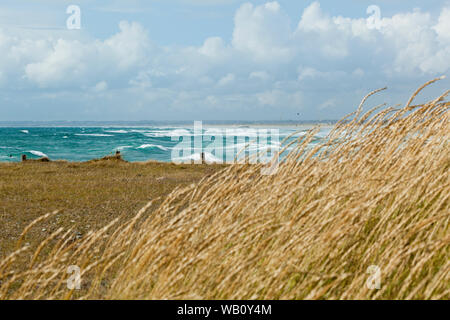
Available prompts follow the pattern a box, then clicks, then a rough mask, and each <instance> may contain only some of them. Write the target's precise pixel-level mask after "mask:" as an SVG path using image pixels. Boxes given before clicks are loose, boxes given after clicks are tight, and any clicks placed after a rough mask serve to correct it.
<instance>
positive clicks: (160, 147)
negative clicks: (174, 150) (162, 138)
mask: <svg viewBox="0 0 450 320" xmlns="http://www.w3.org/2000/svg"><path fill="white" fill-rule="evenodd" d="M148 148H158V149H160V150H162V151H167V150H169V149H168V148H166V147H164V146H160V145H158V144H143V145H142V146H139V147H137V149H148Z"/></svg>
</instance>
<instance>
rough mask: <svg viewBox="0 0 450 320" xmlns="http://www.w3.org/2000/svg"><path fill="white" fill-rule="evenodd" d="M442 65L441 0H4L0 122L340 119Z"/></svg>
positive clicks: (404, 90)
mask: <svg viewBox="0 0 450 320" xmlns="http://www.w3.org/2000/svg"><path fill="white" fill-rule="evenodd" d="M70 5H76V6H78V7H79V8H80V29H72V28H70V29H69V28H68V27H67V25H68V20H69V25H73V22H74V21H76V20H74V19H72V13H67V8H68V6H70ZM449 70H450V1H447V0H440V1H437V0H429V1H418V0H408V1H402V0H370V1H366V0H342V1H331V0H329V1H326V0H321V1H300V0H278V1H259V0H258V1H240V0H126V1H125V0H122V1H119V0H113V1H100V0H78V1H76V0H71V1H65V0H42V1H38V0H26V1H25V0H2V2H1V3H0V121H53V120H75V121H76V120H79V121H86V120H94V121H116V120H122V121H133V120H173V121H179V120H186V121H191V120H205V121H206V120H253V121H258V120H273V121H278V120H285V121H286V120H294V121H297V120H302V121H307V120H337V119H340V118H342V117H343V116H345V115H346V114H348V113H351V112H353V111H354V110H355V109H356V107H357V106H358V104H359V102H360V100H361V99H362V98H363V96H364V95H365V94H367V93H368V92H370V91H372V90H374V89H377V88H380V87H384V86H387V87H388V90H387V91H384V92H382V93H380V94H378V95H376V96H375V97H373V98H371V99H370V100H369V101H368V105H367V107H366V108H370V107H373V106H375V105H378V104H381V103H384V102H385V103H387V104H388V105H389V106H391V105H392V106H395V105H397V104H402V103H405V102H406V101H407V100H408V98H409V96H410V95H411V94H412V93H413V92H414V91H415V89H416V88H418V87H419V86H420V85H421V84H423V83H425V82H426V81H428V80H431V79H433V78H436V77H439V76H442V75H447V76H448V75H449ZM449 87H450V78H449V77H447V78H446V79H445V80H442V81H440V82H438V83H437V84H434V85H433V86H432V87H430V88H427V89H426V90H425V91H424V92H423V94H421V96H420V97H419V98H418V102H423V101H425V100H426V99H430V98H434V97H436V96H437V95H440V94H441V93H443V92H444V91H445V90H446V89H449Z"/></svg>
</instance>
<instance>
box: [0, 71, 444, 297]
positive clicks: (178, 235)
mask: <svg viewBox="0 0 450 320" xmlns="http://www.w3.org/2000/svg"><path fill="white" fill-rule="evenodd" d="M436 80H437V79H436ZM432 82H433V81H431V82H430V83H432ZM430 83H428V84H430ZM421 89H422V88H420V89H419V90H418V91H417V92H415V93H414V95H413V96H412V97H411V99H410V101H408V103H407V105H406V106H404V107H402V108H400V109H394V108H388V109H383V110H382V111H379V112H378V113H376V110H375V109H372V110H370V111H368V112H366V113H365V114H363V113H362V106H363V104H364V103H365V102H366V100H367V99H368V98H369V97H370V95H368V96H367V97H365V99H364V100H363V102H362V103H361V105H360V106H359V108H358V109H357V111H356V112H355V114H352V115H351V116H349V117H347V118H346V119H343V120H342V121H341V122H339V123H338V124H337V125H336V126H335V128H334V129H333V131H332V132H331V133H330V135H329V136H328V137H327V138H326V139H325V141H323V143H321V144H320V145H318V146H316V147H314V148H313V149H311V148H309V147H308V142H309V141H310V139H312V137H313V135H314V130H312V131H311V132H310V133H309V134H307V135H306V136H304V137H301V138H299V140H298V141H297V143H296V148H295V149H294V150H293V151H292V152H291V153H290V155H289V156H288V157H287V158H285V159H284V160H283V161H282V162H281V163H280V165H279V167H278V170H277V171H276V172H275V174H273V175H262V174H261V169H262V168H263V165H262V164H260V165H232V166H229V167H226V168H225V169H223V170H221V171H220V172H218V173H216V174H214V175H212V176H210V177H208V178H205V179H203V180H202V181H200V182H199V183H196V184H194V185H190V186H187V187H183V188H178V189H177V190H175V191H174V192H172V193H171V194H170V195H169V196H168V197H167V198H165V199H164V201H163V202H162V203H161V204H160V205H159V206H158V207H157V208H156V209H155V210H148V209H149V208H151V207H152V205H153V203H152V202H149V203H148V204H147V205H145V206H143V208H142V209H141V210H140V211H139V212H138V213H137V215H136V216H134V217H132V218H130V219H128V221H125V222H123V221H118V220H113V221H111V222H110V223H109V224H108V225H106V226H104V227H103V228H102V229H100V230H98V231H95V232H91V233H89V234H87V235H86V236H85V237H83V238H81V239H79V240H75V241H74V240H73V239H72V238H71V236H70V233H67V232H66V231H65V230H62V229H59V230H55V231H54V232H53V233H52V234H51V235H50V236H49V238H48V241H49V242H50V240H52V241H53V242H56V243H55V244H54V245H52V246H51V250H50V251H49V252H48V253H46V254H43V255H41V254H40V253H41V251H42V250H43V248H45V247H47V242H46V241H47V240H46V241H44V242H43V243H42V244H41V245H40V247H38V248H37V249H35V254H34V256H33V258H32V259H31V260H32V261H30V262H29V267H28V268H27V270H24V271H21V272H13V271H14V269H13V268H12V267H11V265H13V263H12V262H13V261H14V259H16V258H18V257H20V255H22V254H23V252H24V251H26V250H30V248H29V247H27V246H24V247H22V245H18V247H17V248H18V250H17V251H16V252H14V253H12V254H11V255H10V256H9V257H8V258H4V259H3V260H2V261H0V280H1V281H2V282H1V285H0V298H3V299H17V298H23V299H44V298H45V299H75V298H83V299H99V298H100V299H448V298H449V294H450V289H449V285H448V284H449V282H450V279H449V277H450V276H449V273H450V259H449V244H450V234H449V227H448V224H449V217H450V210H449V201H448V200H449V199H448V197H449V194H450V192H449V191H450V184H449V182H450V178H449V168H450V157H449V154H450V152H449V151H450V148H449V138H450V126H449V118H448V109H449V107H450V104H449V103H447V102H445V101H444V98H445V96H446V95H447V94H448V92H446V93H445V94H444V95H442V96H441V97H438V98H437V99H435V100H434V101H430V102H428V103H425V104H423V105H417V106H413V105H412V102H413V100H414V98H415V96H416V95H417V94H418V93H419V91H420V90H421ZM374 93H375V92H374ZM99 210H100V209H99ZM51 215H52V214H49V217H50V216H51ZM49 217H46V218H45V219H48V218H49ZM39 223H41V222H38V224H39ZM26 232H27V230H25V232H24V233H26ZM24 236H26V235H24ZM69 265H77V266H79V267H80V269H81V271H82V288H81V290H79V291H77V290H68V289H67V286H66V281H67V278H68V277H69V275H68V274H67V267H68V266H69ZM371 266H377V267H378V268H379V270H380V271H381V278H380V288H379V289H371V288H369V287H368V286H367V285H366V284H367V281H368V279H369V278H370V277H371V275H370V274H369V273H368V270H371Z"/></svg>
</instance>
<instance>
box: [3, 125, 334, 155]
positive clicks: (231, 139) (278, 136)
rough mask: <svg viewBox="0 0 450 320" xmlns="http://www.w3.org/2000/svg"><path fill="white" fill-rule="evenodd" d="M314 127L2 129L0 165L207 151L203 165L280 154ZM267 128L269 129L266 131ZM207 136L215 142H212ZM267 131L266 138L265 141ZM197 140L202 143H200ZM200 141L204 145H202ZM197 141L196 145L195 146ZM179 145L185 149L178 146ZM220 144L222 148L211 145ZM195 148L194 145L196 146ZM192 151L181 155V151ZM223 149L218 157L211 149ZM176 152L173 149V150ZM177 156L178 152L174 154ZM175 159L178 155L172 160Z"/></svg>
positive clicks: (324, 130) (326, 129) (326, 128)
mask: <svg viewBox="0 0 450 320" xmlns="http://www.w3.org/2000/svg"><path fill="white" fill-rule="evenodd" d="M312 127H313V125H291V126H288V125H280V126H273V125H272V126H271V125H251V126H242V125H227V126H225V125H212V126H207V125H204V126H203V127H202V128H201V129H200V131H199V130H198V128H194V126H193V125H191V126H146V127H129V126H128V127H127V126H123V127H122V126H121V127H117V126H114V127H112V126H111V127H108V126H98V127H88V126H86V127H81V126H80V127H0V162H18V161H21V155H23V154H25V155H26V156H27V158H29V159H38V158H41V157H48V158H50V159H51V160H67V161H88V160H92V159H97V158H101V157H104V156H107V155H111V154H114V153H115V152H116V151H120V152H121V154H122V157H123V158H124V159H125V160H127V161H148V160H156V161H163V162H171V161H174V159H183V160H186V159H195V160H197V159H198V158H199V157H200V152H205V154H206V160H207V161H211V162H212V161H214V162H222V161H220V160H221V159H222V160H223V162H229V161H227V159H228V160H229V159H231V158H230V157H228V158H227V155H231V157H234V156H236V155H238V154H239V152H240V151H241V150H242V149H243V148H244V147H246V146H247V147H248V150H250V151H249V152H251V151H254V152H258V153H260V152H264V151H265V150H268V151H267V152H269V155H270V152H271V151H272V150H277V149H278V150H279V148H280V147H282V146H281V142H282V141H283V140H284V139H285V138H286V137H288V136H289V135H292V134H295V135H294V136H293V137H292V138H290V140H289V141H291V140H292V139H294V138H295V137H299V136H302V135H304V134H305V132H306V131H307V130H309V129H311V128H312ZM266 129H267V130H266ZM330 130H331V127H330V126H329V125H322V126H321V130H320V132H319V133H318V134H317V136H316V137H315V138H314V139H313V141H312V142H311V144H316V143H318V142H319V141H320V140H321V139H322V138H323V137H325V136H326V135H327V134H328V133H329V132H330ZM211 132H213V133H214V136H215V138H213V139H211V138H210V137H211V135H212V134H211ZM264 132H267V136H268V137H269V138H267V136H264V134H263V133H264ZM198 139H200V140H198ZM202 140H203V141H202ZM199 141H200V145H199V144H198V142H199ZM181 142H183V143H184V144H183V145H182V143H181ZM217 142H220V144H215V145H214V143H217ZM196 143H197V144H196ZM181 145H182V146H184V148H185V149H186V146H189V147H191V148H190V150H191V151H183V152H180V151H179V149H180V146H181ZM212 145H213V146H216V147H217V146H223V152H222V153H220V152H217V150H216V149H217V148H216V149H214V148H212V147H211V146H212ZM175 149H176V150H175ZM175 151H177V152H175ZM174 154H176V155H175V156H174Z"/></svg>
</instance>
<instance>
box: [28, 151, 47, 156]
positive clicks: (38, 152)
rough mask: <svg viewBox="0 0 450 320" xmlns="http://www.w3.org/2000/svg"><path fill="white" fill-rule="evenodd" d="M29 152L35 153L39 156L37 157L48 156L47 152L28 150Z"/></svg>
mask: <svg viewBox="0 0 450 320" xmlns="http://www.w3.org/2000/svg"><path fill="white" fill-rule="evenodd" d="M28 152H29V153H31V154H34V155H35V156H37V157H42V158H44V157H48V156H47V155H46V154H45V153H43V152H41V151H36V150H30V151H28Z"/></svg>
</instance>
